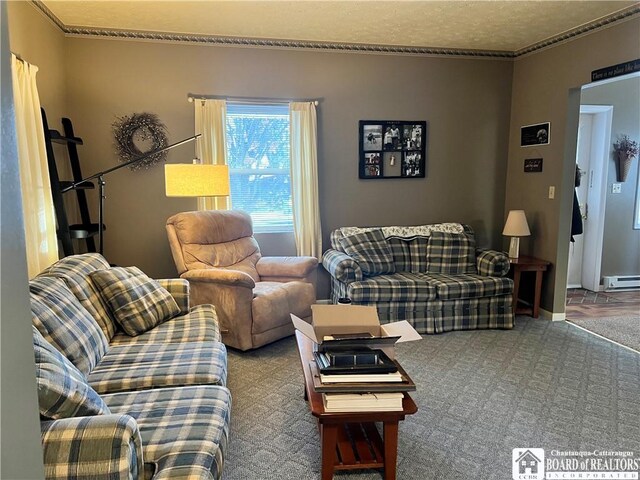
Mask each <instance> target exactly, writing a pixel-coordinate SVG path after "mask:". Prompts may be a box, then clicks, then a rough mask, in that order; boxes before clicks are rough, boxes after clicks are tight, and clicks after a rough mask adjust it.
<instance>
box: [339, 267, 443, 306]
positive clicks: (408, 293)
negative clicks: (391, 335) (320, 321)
mask: <svg viewBox="0 0 640 480" xmlns="http://www.w3.org/2000/svg"><path fill="white" fill-rule="evenodd" d="M344 296H346V297H349V298H350V299H351V301H352V302H357V303H375V302H400V301H425V300H433V299H434V298H436V289H435V288H434V286H433V285H430V284H429V283H427V282H426V281H425V280H424V277H423V276H422V275H420V274H416V273H409V272H397V273H394V274H392V275H382V276H379V277H373V278H365V279H364V280H362V281H359V282H353V283H350V284H349V285H348V286H347V292H346V294H345V295H344Z"/></svg>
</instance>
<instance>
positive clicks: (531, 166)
mask: <svg viewBox="0 0 640 480" xmlns="http://www.w3.org/2000/svg"><path fill="white" fill-rule="evenodd" d="M524 171H525V173H532V172H541V171H542V158H525V159H524Z"/></svg>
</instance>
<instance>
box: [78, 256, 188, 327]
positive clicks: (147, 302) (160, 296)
mask: <svg viewBox="0 0 640 480" xmlns="http://www.w3.org/2000/svg"><path fill="white" fill-rule="evenodd" d="M89 277H91V281H92V282H93V283H94V284H95V286H96V287H97V288H98V290H99V291H100V295H101V296H102V298H103V299H104V301H105V302H106V303H107V305H108V307H109V312H110V313H111V316H112V317H113V319H114V320H115V321H116V322H117V323H118V324H119V325H120V326H121V327H122V330H124V332H125V333H126V334H127V335H131V336H132V337H135V336H136V335H140V334H141V333H144V332H146V331H147V330H150V329H152V328H153V327H155V326H156V325H160V324H161V323H163V322H166V321H167V320H169V319H170V318H172V317H175V316H176V315H179V314H180V308H179V307H178V304H177V303H176V301H175V300H174V298H173V297H172V296H171V294H170V293H169V292H168V291H167V290H166V289H165V288H162V287H161V286H160V284H159V283H158V282H157V281H155V280H153V279H151V278H149V277H148V276H147V275H145V274H144V273H143V272H142V271H141V270H140V269H139V268H137V267H114V268H109V269H108V270H98V271H95V272H91V273H90V274H89Z"/></svg>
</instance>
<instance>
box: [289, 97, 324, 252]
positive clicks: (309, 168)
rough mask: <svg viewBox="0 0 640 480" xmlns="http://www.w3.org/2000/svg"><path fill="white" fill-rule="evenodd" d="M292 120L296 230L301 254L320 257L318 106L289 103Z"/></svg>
mask: <svg viewBox="0 0 640 480" xmlns="http://www.w3.org/2000/svg"><path fill="white" fill-rule="evenodd" d="M289 117H290V123H291V193H292V200H293V202H292V203H293V231H294V235H295V239H296V248H297V251H298V255H310V256H313V257H316V258H318V259H320V257H321V255H322V229H321V226H320V206H319V203H318V202H319V201H318V198H319V195H318V145H317V119H316V106H315V104H314V103H313V102H292V103H290V104H289Z"/></svg>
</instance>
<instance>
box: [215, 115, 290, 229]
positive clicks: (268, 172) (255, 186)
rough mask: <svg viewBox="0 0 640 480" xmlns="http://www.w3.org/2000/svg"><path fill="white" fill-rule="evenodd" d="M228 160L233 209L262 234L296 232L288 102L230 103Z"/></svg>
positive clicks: (227, 140)
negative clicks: (294, 228)
mask: <svg viewBox="0 0 640 480" xmlns="http://www.w3.org/2000/svg"><path fill="white" fill-rule="evenodd" d="M226 129H227V131H226V142H227V157H228V158H227V163H228V164H229V175H230V180H231V202H232V205H233V208H234V209H239V210H244V211H245V212H248V213H249V214H250V215H251V218H252V219H253V229H254V231H255V232H257V233H261V232H292V231H293V212H292V210H291V175H290V171H289V166H290V152H289V150H290V149H289V106H288V105H286V104H277V105H266V104H239V103H228V104H227V125H226Z"/></svg>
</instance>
